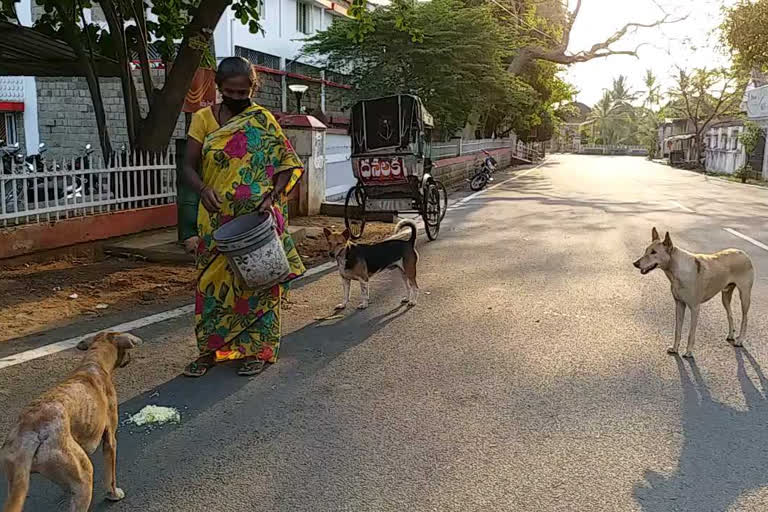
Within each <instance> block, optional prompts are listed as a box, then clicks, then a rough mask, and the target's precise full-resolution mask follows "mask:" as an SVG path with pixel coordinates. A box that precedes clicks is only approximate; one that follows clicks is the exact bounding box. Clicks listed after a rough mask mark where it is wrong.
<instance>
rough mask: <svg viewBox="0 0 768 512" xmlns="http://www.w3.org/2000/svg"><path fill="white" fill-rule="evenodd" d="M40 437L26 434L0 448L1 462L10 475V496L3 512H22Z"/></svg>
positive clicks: (7, 474) (6, 472)
mask: <svg viewBox="0 0 768 512" xmlns="http://www.w3.org/2000/svg"><path fill="white" fill-rule="evenodd" d="M38 448H40V438H39V437H38V436H37V435H36V434H34V435H26V436H23V437H21V439H17V440H16V441H15V442H13V443H10V444H8V445H5V446H3V448H2V449H0V464H2V468H3V469H4V470H5V474H6V476H7V477H8V498H7V500H6V502H5V507H3V512H22V509H23V508H24V502H25V501H27V492H29V474H30V472H31V471H32V462H33V461H34V458H35V455H36V454H37V450H38Z"/></svg>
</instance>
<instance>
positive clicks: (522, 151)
mask: <svg viewBox="0 0 768 512" xmlns="http://www.w3.org/2000/svg"><path fill="white" fill-rule="evenodd" d="M502 148H514V150H515V154H516V155H517V156H519V157H521V158H524V159H526V160H531V161H533V160H538V159H539V158H541V154H542V148H543V146H542V144H540V143H536V142H522V141H520V140H517V138H516V137H512V138H509V139H478V140H463V139H454V140H452V141H450V142H447V143H444V144H433V145H432V160H440V159H443V158H453V157H457V156H463V155H473V154H476V153H480V152H481V151H483V150H485V151H492V150H494V149H502Z"/></svg>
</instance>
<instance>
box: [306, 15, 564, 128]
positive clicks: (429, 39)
mask: <svg viewBox="0 0 768 512" xmlns="http://www.w3.org/2000/svg"><path fill="white" fill-rule="evenodd" d="M360 5H362V4H353V6H354V8H355V9H356V8H358V7H359V6H360ZM355 12H356V11H354V9H353V10H352V11H351V12H350V15H352V16H353V18H352V19H340V20H337V21H336V22H335V23H334V24H333V25H332V26H331V27H329V28H328V30H326V31H324V32H320V33H318V34H317V35H315V36H314V37H312V38H310V39H309V42H308V43H307V44H306V45H305V47H304V51H305V53H309V54H312V55H316V56H318V57H321V58H322V59H324V60H325V63H326V65H327V67H328V68H329V69H332V70H334V69H335V70H339V71H343V72H345V73H347V74H349V75H350V76H351V79H352V85H354V86H355V91H356V94H357V96H358V97H376V96H383V95H388V94H396V93H413V94H417V95H419V96H420V97H421V98H422V99H423V100H424V102H425V104H426V107H427V109H428V110H429V111H430V112H431V113H432V115H433V116H434V117H435V121H436V123H437V124H438V126H439V127H440V132H441V134H443V135H444V136H450V135H452V134H453V133H454V132H456V131H458V130H460V129H461V128H463V127H464V126H465V124H466V123H467V121H468V119H469V118H470V116H475V117H478V116H479V118H478V120H477V122H478V123H479V126H480V129H481V130H484V129H485V128H486V126H488V125H489V123H490V125H491V126H490V129H491V130H492V131H494V130H495V129H496V127H497V126H500V125H502V124H503V125H504V127H503V129H504V130H506V131H507V132H508V131H509V128H508V127H509V125H510V124H514V125H515V126H516V128H517V127H520V126H522V125H526V126H528V125H530V124H532V123H533V122H535V121H536V119H534V114H542V112H543V110H545V109H546V107H544V106H543V105H542V103H544V102H548V101H549V100H550V93H552V92H553V91H555V90H557V91H558V92H557V94H559V92H561V91H563V90H565V89H564V88H560V86H559V84H555V83H554V82H553V80H552V79H553V77H554V75H555V73H556V72H557V71H558V69H557V68H556V67H554V66H553V67H549V68H546V67H541V68H535V73H533V74H534V75H536V79H541V83H540V84H537V85H541V87H540V89H539V90H535V89H534V88H532V87H531V86H530V85H525V81H524V80H519V79H517V80H516V79H515V78H514V77H513V76H512V75H511V74H509V73H507V72H506V65H507V61H508V60H509V58H511V53H510V47H511V41H510V39H509V31H508V30H507V27H504V26H502V25H501V24H500V23H499V21H498V20H497V19H496V17H495V16H494V11H493V10H492V9H491V8H490V7H489V6H487V5H482V4H481V5H468V4H467V3H465V2H463V1H459V0H432V1H430V2H413V1H411V0H397V1H394V2H392V3H391V4H390V5H388V6H386V7H377V8H376V9H375V10H373V11H366V13H365V14H362V13H361V14H360V17H358V18H355V17H354V16H355ZM361 23H362V24H363V25H364V26H366V27H367V28H365V29H361V27H362V25H361ZM361 30H364V31H365V34H362V33H361ZM363 35H364V37H363ZM539 71H541V74H540V75H537V73H538V72H539ZM526 80H527V77H526ZM545 84H546V85H545ZM523 110H524V112H523ZM507 113H509V114H510V115H512V116H514V118H515V120H511V119H509V118H508V116H507ZM523 118H525V120H526V122H522V119H523ZM486 120H490V121H489V123H486ZM518 121H520V122H518Z"/></svg>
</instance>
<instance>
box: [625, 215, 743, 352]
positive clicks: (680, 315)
mask: <svg viewBox="0 0 768 512" xmlns="http://www.w3.org/2000/svg"><path fill="white" fill-rule="evenodd" d="M634 266H635V267H636V268H639V269H640V273H642V274H643V275H645V274H647V273H648V272H650V271H651V270H653V269H655V268H657V267H658V268H660V269H661V270H663V271H664V273H665V274H666V276H667V279H669V282H670V284H671V285H672V296H673V297H674V298H675V342H674V345H672V346H671V347H669V348H668V349H667V352H669V353H670V354H676V353H677V352H678V347H679V346H680V337H681V331H682V330H683V319H684V318H685V308H686V306H687V307H688V309H690V310H691V325H690V328H689V332H688V347H687V348H686V350H685V353H683V357H693V345H694V343H695V342H696V324H697V323H698V321H699V306H700V305H701V304H704V303H705V302H707V301H708V300H710V299H711V298H712V297H714V296H715V295H717V294H718V293H721V292H722V294H723V296H722V299H723V306H724V307H725V312H726V314H727V315H728V336H727V337H726V339H727V340H728V341H729V342H730V343H731V344H733V346H735V347H740V346H742V344H743V343H744V339H745V338H746V336H747V313H748V312H749V305H750V302H751V300H752V283H753V282H754V280H755V270H754V267H753V265H752V260H751V259H750V258H749V256H748V255H747V253H745V252H744V251H740V250H738V249H725V250H723V251H719V252H716V253H714V254H693V253H690V252H688V251H686V250H684V249H680V248H679V247H675V246H674V245H673V244H672V239H671V238H670V236H669V233H667V234H666V235H665V236H664V240H663V241H662V240H661V237H659V232H658V231H656V228H653V230H652V231H651V244H650V245H649V246H648V247H647V248H646V249H645V254H644V255H643V257H642V258H640V259H638V260H637V261H635V262H634ZM734 288H738V290H739V298H740V299H741V331H740V332H739V336H738V337H736V331H735V329H734V328H733V314H732V313H731V297H732V296H733V289H734Z"/></svg>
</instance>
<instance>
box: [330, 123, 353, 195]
mask: <svg viewBox="0 0 768 512" xmlns="http://www.w3.org/2000/svg"><path fill="white" fill-rule="evenodd" d="M351 154H352V139H351V138H350V136H349V135H346V134H337V133H329V134H327V135H326V137H325V198H326V200H334V199H339V198H343V197H344V196H345V194H346V193H347V191H348V190H349V189H350V188H351V187H352V186H354V184H355V176H354V175H353V174H352V159H351V157H350V156H351Z"/></svg>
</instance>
